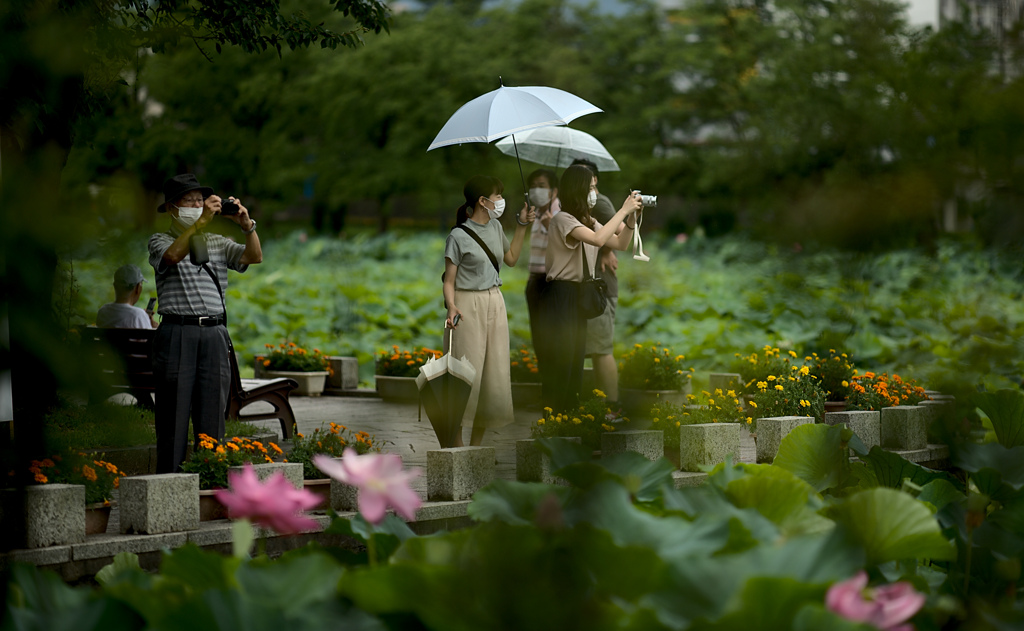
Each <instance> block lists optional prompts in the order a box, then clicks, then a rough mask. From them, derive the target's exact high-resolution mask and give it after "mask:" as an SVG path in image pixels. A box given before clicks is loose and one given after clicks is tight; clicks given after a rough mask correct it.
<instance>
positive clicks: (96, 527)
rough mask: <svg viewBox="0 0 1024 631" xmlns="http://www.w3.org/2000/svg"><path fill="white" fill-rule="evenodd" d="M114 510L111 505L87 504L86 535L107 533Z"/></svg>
mask: <svg viewBox="0 0 1024 631" xmlns="http://www.w3.org/2000/svg"><path fill="white" fill-rule="evenodd" d="M112 508H113V507H112V506H111V505H110V504H109V503H107V504H103V503H98V504H87V505H86V507H85V534H87V535H102V534H104V533H106V532H107V524H109V523H110V510H111V509H112Z"/></svg>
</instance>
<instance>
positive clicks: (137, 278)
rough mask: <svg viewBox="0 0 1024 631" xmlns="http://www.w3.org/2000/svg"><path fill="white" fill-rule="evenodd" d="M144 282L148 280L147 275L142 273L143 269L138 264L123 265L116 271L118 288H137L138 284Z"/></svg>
mask: <svg viewBox="0 0 1024 631" xmlns="http://www.w3.org/2000/svg"><path fill="white" fill-rule="evenodd" d="M144 282H146V277H145V276H143V275H142V270H140V269H139V268H138V266H137V265H131V264H128V265H122V266H121V267H119V268H117V271H116V272H114V288H116V289H124V290H128V289H135V286H136V285H138V284H139V283H144Z"/></svg>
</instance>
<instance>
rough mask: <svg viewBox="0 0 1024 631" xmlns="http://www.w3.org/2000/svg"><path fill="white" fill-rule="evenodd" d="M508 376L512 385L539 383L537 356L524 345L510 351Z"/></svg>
mask: <svg viewBox="0 0 1024 631" xmlns="http://www.w3.org/2000/svg"><path fill="white" fill-rule="evenodd" d="M509 363H510V366H509V376H510V377H511V379H512V383H540V369H539V368H538V367H537V354H536V353H534V352H533V351H532V350H530V349H529V348H528V347H527V346H526V345H525V344H523V345H521V346H520V347H519V348H518V349H512V351H511V352H510V358H509Z"/></svg>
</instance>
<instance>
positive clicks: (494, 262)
mask: <svg viewBox="0 0 1024 631" xmlns="http://www.w3.org/2000/svg"><path fill="white" fill-rule="evenodd" d="M455 228H462V229H463V230H465V231H466V232H467V233H468V234H469V236H471V237H473V240H474V241H476V242H477V243H478V244H479V245H480V249H481V250H483V251H484V254H486V255H487V258H488V260H490V261H491V265H493V266H494V273H495V274H497V275H499V276H501V268H500V267H499V266H498V259H496V258H494V254H493V253H491V249H490V248H488V247H487V244H486V243H484V240H483V239H481V238H480V235H478V234H477V233H476V232H474V231H473V230H470V229H469V228H467V227H466V224H464V223H460V224H459V225H457V226H455ZM453 230H454V228H453ZM444 275H445V272H441V282H442V283H443V282H444ZM444 308H445V309H447V308H448V303H445V305H444Z"/></svg>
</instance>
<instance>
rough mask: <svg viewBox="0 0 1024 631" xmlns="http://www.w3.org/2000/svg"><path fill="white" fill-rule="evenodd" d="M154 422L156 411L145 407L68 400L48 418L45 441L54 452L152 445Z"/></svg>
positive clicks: (154, 433) (153, 440) (154, 438)
mask: <svg viewBox="0 0 1024 631" xmlns="http://www.w3.org/2000/svg"><path fill="white" fill-rule="evenodd" d="M154 423H155V420H154V416H153V412H152V411H151V410H147V409H145V408H142V407H138V406H125V405H117V404H114V403H101V404H98V405H91V406H80V405H77V404H75V403H72V402H71V401H68V400H65V401H62V403H61V405H60V407H58V408H56V409H54V410H53V411H51V412H50V413H49V414H48V415H47V417H46V434H47V435H46V441H47V445H48V446H49V448H50V450H51V451H53V452H61V451H69V450H77V451H81V450H83V449H104V448H110V449H113V448H117V447H133V446H135V445H152V444H153V443H155V442H156V430H155V429H154Z"/></svg>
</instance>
